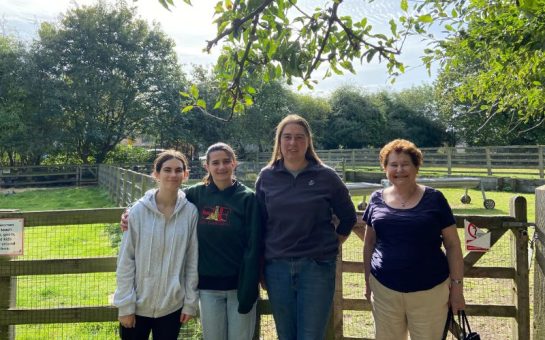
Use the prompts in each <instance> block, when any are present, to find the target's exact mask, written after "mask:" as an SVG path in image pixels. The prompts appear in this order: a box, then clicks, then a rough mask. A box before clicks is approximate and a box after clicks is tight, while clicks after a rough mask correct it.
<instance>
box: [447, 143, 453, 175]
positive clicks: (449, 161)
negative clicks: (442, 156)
mask: <svg viewBox="0 0 545 340" xmlns="http://www.w3.org/2000/svg"><path fill="white" fill-rule="evenodd" d="M447 175H449V176H450V175H452V147H450V146H449V147H447Z"/></svg>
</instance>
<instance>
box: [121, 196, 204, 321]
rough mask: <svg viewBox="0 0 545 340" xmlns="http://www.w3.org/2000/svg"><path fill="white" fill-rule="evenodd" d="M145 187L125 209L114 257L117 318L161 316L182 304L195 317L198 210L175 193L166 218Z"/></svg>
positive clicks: (186, 312)
mask: <svg viewBox="0 0 545 340" xmlns="http://www.w3.org/2000/svg"><path fill="white" fill-rule="evenodd" d="M156 192H157V189H153V190H149V191H148V192H146V194H145V195H144V197H142V198H141V199H139V200H138V201H137V202H136V204H135V205H134V206H133V207H132V208H131V210H130V212H129V226H130V227H129V230H128V231H126V232H125V233H124V235H123V240H122V242H121V247H120V249H119V256H118V258H117V271H116V274H117V289H116V290H115V294H114V305H115V306H117V307H118V309H119V316H125V315H130V314H137V315H140V316H146V317H152V318H159V317H162V316H165V315H168V314H170V313H173V312H175V311H177V310H178V309H180V308H182V313H184V314H188V315H195V314H196V311H197V305H198V292H197V284H198V280H199V276H198V273H197V258H198V248H197V221H198V211H197V208H196V207H195V206H194V205H193V204H192V203H190V202H189V201H187V199H186V197H185V194H184V193H183V191H181V190H179V191H178V199H177V200H176V206H175V208H174V213H173V214H172V216H171V217H170V219H168V220H166V219H165V216H164V215H163V214H162V213H161V212H160V211H159V210H158V209H157V204H156V202H155V193H156Z"/></svg>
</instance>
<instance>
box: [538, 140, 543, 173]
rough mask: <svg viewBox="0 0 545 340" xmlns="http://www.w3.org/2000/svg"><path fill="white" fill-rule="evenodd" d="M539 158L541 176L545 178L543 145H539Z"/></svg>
mask: <svg viewBox="0 0 545 340" xmlns="http://www.w3.org/2000/svg"><path fill="white" fill-rule="evenodd" d="M537 158H538V160H539V178H543V177H544V174H543V145H538V147H537Z"/></svg>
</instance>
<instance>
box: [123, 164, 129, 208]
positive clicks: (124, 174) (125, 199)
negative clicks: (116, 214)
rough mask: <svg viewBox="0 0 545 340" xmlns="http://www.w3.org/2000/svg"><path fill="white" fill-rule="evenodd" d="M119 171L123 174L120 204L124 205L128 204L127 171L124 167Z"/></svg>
mask: <svg viewBox="0 0 545 340" xmlns="http://www.w3.org/2000/svg"><path fill="white" fill-rule="evenodd" d="M121 173H122V174H123V176H122V178H123V195H122V196H121V197H123V199H122V200H121V204H122V205H123V206H126V205H127V204H129V171H128V170H126V169H122V170H121Z"/></svg>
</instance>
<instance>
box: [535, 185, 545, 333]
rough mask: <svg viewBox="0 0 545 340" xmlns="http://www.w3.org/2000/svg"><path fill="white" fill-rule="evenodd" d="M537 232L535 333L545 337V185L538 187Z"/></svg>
mask: <svg viewBox="0 0 545 340" xmlns="http://www.w3.org/2000/svg"><path fill="white" fill-rule="evenodd" d="M535 232H536V233H537V235H538V237H537V239H536V241H535V255H536V260H535V263H534V331H533V333H534V334H533V335H534V339H545V299H544V298H543V296H545V185H544V186H540V187H539V188H537V189H536V230H535ZM540 297H541V298H540Z"/></svg>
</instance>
